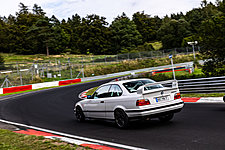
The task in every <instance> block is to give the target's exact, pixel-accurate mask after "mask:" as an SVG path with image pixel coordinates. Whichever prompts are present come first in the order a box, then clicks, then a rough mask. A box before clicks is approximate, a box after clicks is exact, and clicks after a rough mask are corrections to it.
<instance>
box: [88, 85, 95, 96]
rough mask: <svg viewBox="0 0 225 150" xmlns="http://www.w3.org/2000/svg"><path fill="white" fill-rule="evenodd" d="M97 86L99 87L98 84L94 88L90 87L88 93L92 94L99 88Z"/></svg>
mask: <svg viewBox="0 0 225 150" xmlns="http://www.w3.org/2000/svg"><path fill="white" fill-rule="evenodd" d="M97 88H98V86H97V87H94V88H92V89H90V90H89V91H88V92H87V93H86V95H92V94H93V93H94V91H95V90H97Z"/></svg>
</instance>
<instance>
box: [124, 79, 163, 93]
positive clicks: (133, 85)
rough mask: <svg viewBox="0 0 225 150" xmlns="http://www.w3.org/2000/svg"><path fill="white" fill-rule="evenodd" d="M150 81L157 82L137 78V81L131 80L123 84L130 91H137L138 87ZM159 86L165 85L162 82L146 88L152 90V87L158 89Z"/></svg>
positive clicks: (151, 81) (150, 81)
mask: <svg viewBox="0 0 225 150" xmlns="http://www.w3.org/2000/svg"><path fill="white" fill-rule="evenodd" d="M149 83H155V81H153V80H137V81H131V82H126V83H123V86H124V87H125V88H126V89H127V90H128V91H129V92H130V93H134V92H137V89H138V88H139V87H140V86H143V85H145V84H149ZM157 88H163V86H162V85H161V84H156V85H151V86H147V87H145V89H144V90H152V89H157Z"/></svg>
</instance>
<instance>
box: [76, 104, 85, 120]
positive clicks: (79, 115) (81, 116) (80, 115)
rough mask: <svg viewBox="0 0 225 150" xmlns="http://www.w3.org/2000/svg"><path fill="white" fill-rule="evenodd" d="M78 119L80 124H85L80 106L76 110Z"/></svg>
mask: <svg viewBox="0 0 225 150" xmlns="http://www.w3.org/2000/svg"><path fill="white" fill-rule="evenodd" d="M76 118H77V121H78V122H83V121H84V120H85V116H84V113H83V111H82V109H81V108H80V107H79V106H78V107H77V108H76Z"/></svg>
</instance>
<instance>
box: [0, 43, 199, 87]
mask: <svg viewBox="0 0 225 150" xmlns="http://www.w3.org/2000/svg"><path fill="white" fill-rule="evenodd" d="M199 50H200V47H196V48H195V51H199ZM191 53H193V49H192V48H190V47H186V48H176V49H168V50H158V51H146V52H138V53H127V54H118V55H111V56H89V55H88V56H85V57H77V58H63V57H59V58H55V59H51V60H48V61H46V60H38V61H33V62H14V63H10V64H7V63H6V64H4V66H0V86H1V88H2V87H10V86H18V85H25V84H32V83H40V82H48V81H56V80H64V79H72V78H84V77H85V72H84V68H85V67H92V66H95V65H111V64H116V63H118V62H120V61H125V60H126V61H127V60H128V61H129V60H137V59H151V58H161V57H167V56H169V55H170V54H172V55H178V54H179V55H182V54H183V55H186V54H191ZM94 74H95V73H94V72H93V74H92V76H94Z"/></svg>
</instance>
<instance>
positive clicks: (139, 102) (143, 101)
mask: <svg viewBox="0 0 225 150" xmlns="http://www.w3.org/2000/svg"><path fill="white" fill-rule="evenodd" d="M144 105H150V101H149V100H148V99H139V100H137V102H136V106H144Z"/></svg>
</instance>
